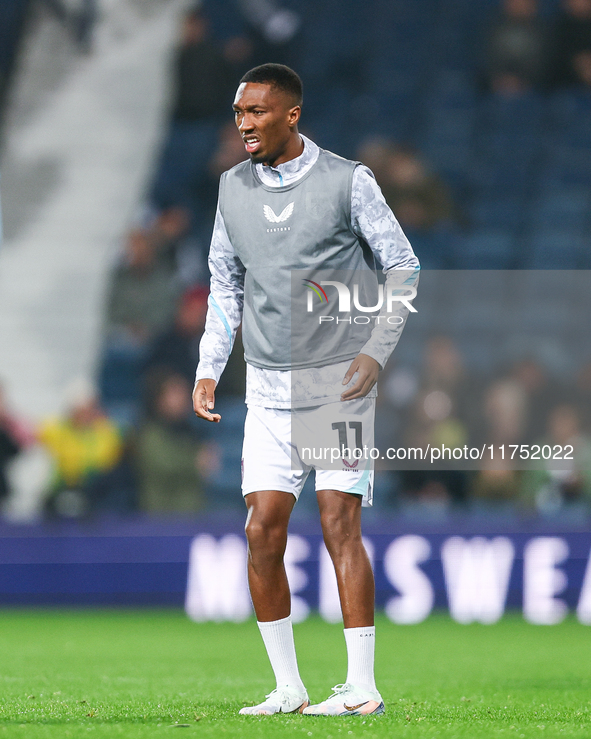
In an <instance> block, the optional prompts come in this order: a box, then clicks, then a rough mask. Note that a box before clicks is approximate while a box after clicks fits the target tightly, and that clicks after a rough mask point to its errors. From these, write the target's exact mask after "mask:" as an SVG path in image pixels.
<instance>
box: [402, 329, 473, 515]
mask: <svg viewBox="0 0 591 739" xmlns="http://www.w3.org/2000/svg"><path fill="white" fill-rule="evenodd" d="M419 388H420V389H419V392H418V394H417V395H416V397H415V400H414V403H413V404H412V407H411V408H410V413H409V415H408V419H407V422H406V423H405V429H406V434H405V438H404V442H403V443H404V445H405V446H407V447H421V448H422V449H426V448H427V446H428V445H429V444H430V445H431V446H438V447H441V446H442V445H445V446H446V447H448V448H454V447H462V446H464V444H466V443H467V442H468V440H469V436H468V427H467V424H466V421H465V419H464V413H463V404H464V403H466V402H468V403H469V402H470V398H471V395H472V391H471V385H470V384H469V383H468V381H467V377H466V372H465V369H464V363H463V360H462V357H461V355H460V353H459V351H458V349H457V347H456V345H455V343H454V342H453V340H452V339H451V338H450V337H448V336H435V337H432V338H431V339H430V340H429V342H428V343H427V346H426V348H425V360H424V365H423V370H422V373H421V378H420V380H419ZM418 466H420V465H418ZM439 466H440V469H425V470H420V469H419V470H408V471H405V472H403V473H402V474H401V479H402V489H403V491H404V494H406V496H408V497H409V498H411V499H413V500H416V501H419V502H421V503H422V504H424V505H427V506H428V507H429V508H432V509H433V508H435V509H438V510H444V509H446V508H447V507H449V505H451V504H452V503H455V504H458V503H463V502H465V496H466V475H465V473H464V472H461V471H457V470H454V469H445V468H446V467H449V468H453V467H454V464H453V463H451V464H446V463H445V462H444V463H442V464H441V465H439Z"/></svg>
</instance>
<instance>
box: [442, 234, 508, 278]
mask: <svg viewBox="0 0 591 739" xmlns="http://www.w3.org/2000/svg"><path fill="white" fill-rule="evenodd" d="M455 253H456V262H457V265H458V268H459V269H510V268H511V267H512V266H513V264H514V262H515V239H514V237H513V235H512V233H511V232H510V231H506V230H502V229H483V230H480V231H475V232H474V233H472V234H468V235H466V236H464V237H463V238H461V239H459V240H458V241H457V245H456V250H455Z"/></svg>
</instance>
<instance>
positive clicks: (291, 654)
mask: <svg viewBox="0 0 591 739" xmlns="http://www.w3.org/2000/svg"><path fill="white" fill-rule="evenodd" d="M257 623H258V625H259V629H260V632H261V636H262V637H263V642H264V643H265V648H266V650H267V654H268V655H269V661H270V662H271V667H272V668H273V672H274V673H275V680H277V687H279V686H280V685H289V686H290V687H292V688H299V689H300V690H302V692H305V688H304V683H303V682H302V679H301V678H300V673H299V670H298V661H297V659H296V653H295V644H294V641H293V627H292V623H291V616H288V617H287V618H281V619H279V621H257Z"/></svg>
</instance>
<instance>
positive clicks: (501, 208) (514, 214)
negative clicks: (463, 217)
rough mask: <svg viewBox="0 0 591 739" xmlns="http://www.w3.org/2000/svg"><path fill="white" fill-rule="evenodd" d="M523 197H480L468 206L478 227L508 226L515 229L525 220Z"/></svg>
mask: <svg viewBox="0 0 591 739" xmlns="http://www.w3.org/2000/svg"><path fill="white" fill-rule="evenodd" d="M523 210H524V209H523V201H522V199H521V198H517V197H512V198H505V197H503V198H499V199H479V200H476V201H474V202H473V203H472V204H471V205H470V206H469V208H468V216H469V218H470V221H471V223H472V225H473V226H475V227H476V228H481V227H485V228H507V229H511V230H514V229H516V228H518V226H519V225H520V224H521V222H522V221H523V217H524V215H523Z"/></svg>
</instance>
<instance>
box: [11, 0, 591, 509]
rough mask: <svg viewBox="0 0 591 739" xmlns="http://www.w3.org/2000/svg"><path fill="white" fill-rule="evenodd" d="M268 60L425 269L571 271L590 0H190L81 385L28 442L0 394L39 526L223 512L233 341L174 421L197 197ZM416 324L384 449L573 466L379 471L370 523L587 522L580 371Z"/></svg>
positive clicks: (589, 381) (579, 228)
mask: <svg viewBox="0 0 591 739" xmlns="http://www.w3.org/2000/svg"><path fill="white" fill-rule="evenodd" d="M56 6H59V3H56ZM90 7H91V6H90V5H89V8H90ZM85 34H86V35H85V37H84V43H85V44H86V45H87V47H88V50H91V46H92V41H91V34H90V31H89V30H88V27H85ZM266 61H276V62H283V63H286V64H289V65H290V66H293V67H294V68H295V69H296V70H297V71H298V72H299V73H300V74H301V76H302V78H303V81H304V91H305V92H304V114H303V119H302V120H303V124H302V131H303V132H304V133H305V134H307V135H308V136H310V137H311V138H312V139H314V140H315V141H316V142H317V143H318V144H320V145H321V146H323V147H325V148H327V149H330V150H332V151H334V152H336V153H338V154H341V155H343V156H345V157H349V158H354V159H358V160H360V161H362V162H363V163H365V164H366V165H368V166H369V167H370V168H371V169H372V170H373V172H374V173H375V176H376V178H377V180H378V182H379V184H380V185H381V187H382V190H383V192H384V194H385V196H386V199H387V201H388V202H389V204H390V205H391V207H392V209H393V210H394V213H395V214H396V216H397V218H398V220H399V221H400V223H401V225H402V227H403V228H404V230H405V232H406V234H407V235H408V237H409V239H410V241H411V243H412V245H413V247H414V249H415V252H416V253H417V256H418V257H419V259H420V261H421V265H422V268H423V270H466V269H476V270H482V269H489V270H570V269H576V270H586V269H589V268H591V249H590V248H589V247H590V246H591V216H590V214H591V209H590V207H589V206H590V199H591V0H563V1H562V2H559V1H558V0H501V1H500V2H492V1H488V0H487V2H474V1H473V0H368V2H364V3H360V2H356V1H355V0H338V1H337V0H314V1H313V2H312V0H289V2H287V0H286V1H285V2H283V0H282V2H281V3H279V2H276V1H275V0H256V1H255V0H235V2H230V1H229V0H205V1H204V2H203V3H201V4H200V5H199V6H198V7H196V8H194V9H191V10H189V11H188V12H187V14H186V17H185V18H184V21H183V23H182V27H181V28H180V33H179V37H178V45H177V48H176V51H175V53H174V57H173V61H172V65H171V69H170V83H171V89H172V95H171V105H170V112H169V119H168V121H167V131H166V134H165V136H164V138H163V145H162V149H161V152H160V155H159V158H158V160H157V161H156V162H155V164H154V172H153V176H152V179H151V181H150V182H148V183H146V198H145V207H144V209H143V211H142V216H141V218H139V219H138V221H137V222H136V223H134V224H132V226H131V228H130V230H129V233H128V234H127V236H126V238H125V243H124V244H123V246H122V250H121V257H120V260H119V263H118V265H117V266H116V268H115V269H114V271H113V273H112V275H111V279H110V288H109V296H108V300H107V303H106V305H105V321H104V336H103V346H102V349H101V355H100V361H99V367H98V371H97V376H96V387H88V386H83V385H82V384H80V383H76V384H75V385H74V386H72V388H71V394H70V396H69V408H70V410H69V412H68V413H67V415H65V416H64V417H62V418H57V419H50V420H48V421H47V422H46V423H44V424H43V425H42V427H41V428H40V429H37V430H35V432H34V433H33V432H32V431H31V430H27V429H25V428H24V425H23V424H22V423H20V422H18V421H17V420H15V419H14V418H13V417H12V416H11V415H10V413H9V411H8V410H4V403H3V402H0V469H3V468H5V467H6V465H7V464H8V463H9V460H10V459H11V458H13V457H14V455H16V454H18V452H19V449H20V448H22V447H24V446H26V445H28V444H31V443H35V441H34V439H36V440H37V441H39V442H40V443H42V444H43V445H45V446H46V448H47V449H48V450H49V453H50V454H51V455H52V457H53V459H54V461H55V475H54V478H53V480H52V481H51V483H50V484H49V485H48V494H47V500H46V506H45V511H46V514H47V515H48V516H61V517H74V518H75V517H80V516H86V515H91V514H93V513H99V512H111V513H117V514H126V513H131V512H134V511H144V512H150V513H194V512H198V511H202V510H207V509H210V510H211V509H219V508H234V509H241V508H242V505H243V504H242V501H241V500H240V494H239V483H240V443H241V432H242V423H243V420H244V414H245V409H244V406H243V393H244V365H243V360H242V356H241V343H240V340H239V339H238V341H237V342H236V346H235V348H234V351H233V355H232V358H231V360H230V364H229V366H228V368H227V369H226V372H225V374H224V376H223V378H222V380H221V382H220V385H219V388H218V396H217V397H218V406H219V410H220V412H221V413H222V416H223V423H222V425H221V426H220V427H219V428H217V427H216V428H210V427H209V426H208V425H206V424H198V423H197V422H196V420H195V419H194V418H193V417H192V415H191V408H190V391H191V388H192V385H193V378H194V372H195V367H196V365H197V361H198V352H199V339H200V336H201V334H202V331H203V327H204V318H205V312H206V308H207V292H208V288H207V283H208V269H207V250H208V246H209V238H210V234H211V228H212V225H213V217H214V213H215V207H216V199H217V183H218V179H219V175H220V174H221V173H222V172H223V171H225V170H226V169H228V168H230V167H231V166H233V165H234V164H237V163H238V162H240V161H242V160H243V159H244V158H245V151H244V148H243V145H242V142H241V140H240V138H239V136H238V134H237V133H236V131H235V127H234V124H233V120H232V114H231V102H232V98H233V93H234V90H235V87H236V85H237V81H238V80H239V78H240V76H241V75H242V73H243V72H245V71H246V70H247V69H249V68H251V67H252V66H255V65H256V64H259V63H263V62H266ZM486 320H487V319H486V318H485V319H484V323H485V324H486ZM538 328H540V327H539V326H538ZM542 328H543V326H542ZM561 328H564V326H562V327H561V326H560V325H559V326H557V330H558V331H560V330H561ZM455 329H458V330H459V327H457V326H456V327H455ZM412 330H413V329H412V327H411V326H410V325H409V327H408V328H407V333H408V332H411V331H412ZM437 333H438V335H436V336H429V335H428V334H429V332H427V333H421V334H420V336H421V341H422V346H421V348H420V351H416V352H414V354H413V353H412V352H410V354H409V353H408V352H407V355H406V356H405V355H404V344H405V341H407V338H406V335H404V336H403V338H402V340H401V346H400V350H401V352H402V354H401V357H402V360H407V361H402V360H398V359H397V358H396V357H397V353H396V352H395V355H394V357H393V361H391V366H389V368H388V369H387V370H386V371H385V372H384V373H383V375H384V376H383V377H382V381H381V388H382V389H381V399H380V407H381V415H380V416H379V423H378V436H379V437H380V438H381V441H382V443H383V444H384V445H386V446H392V445H398V444H402V443H405V444H409V445H415V444H419V445H420V444H424V443H426V442H427V440H430V439H432V440H440V441H441V442H443V441H445V442H446V443H453V444H456V443H457V444H458V445H461V444H463V443H464V442H465V441H467V440H470V441H474V442H476V441H478V442H480V441H487V440H492V441H494V442H495V443H521V442H523V441H528V442H531V441H532V440H540V439H543V438H544V439H551V440H555V443H567V441H569V443H574V444H575V445H576V449H577V452H576V463H575V464H574V466H573V469H571V470H570V471H568V472H564V471H563V472H561V473H553V472H551V471H538V472H530V473H524V472H512V471H511V470H502V469H501V470H495V471H493V472H488V473H485V472H480V473H477V472H458V471H453V470H447V471H446V470H444V471H438V472H436V471H432V472H429V471H425V470H423V471H406V472H387V473H386V472H384V473H381V474H380V476H379V479H378V482H377V485H376V488H377V492H376V510H377V512H378V514H380V515H381V513H382V512H384V511H387V510H390V511H392V512H397V513H398V514H404V515H411V516H412V515H415V514H416V515H419V516H425V515H430V516H435V517H438V516H445V515H447V514H448V513H449V512H450V511H455V510H464V511H473V512H478V511H484V512H485V513H486V515H489V514H490V512H491V511H497V512H499V513H500V514H502V515H517V513H518V512H519V511H521V512H524V511H526V512H530V513H533V512H537V513H539V514H542V515H546V516H554V517H555V516H567V517H572V516H575V517H580V516H582V515H586V514H587V511H588V509H589V504H590V503H591V369H590V368H591V364H589V361H591V357H587V358H586V359H587V363H585V357H582V358H581V361H580V363H579V365H578V366H576V367H571V368H570V370H571V373H570V375H568V376H567V375H565V374H564V373H563V374H560V373H559V372H558V373H556V372H554V369H555V366H554V365H553V363H552V362H551V361H550V362H545V361H544V359H543V358H541V357H538V356H536V355H535V351H534V352H531V351H528V352H524V351H523V349H522V350H521V351H520V349H519V348H515V347H514V348H513V349H512V350H511V351H509V352H505V354H504V355H503V357H502V361H498V362H483V361H482V356H478V354H477V350H476V349H475V348H474V347H472V348H470V347H469V346H461V345H460V342H458V340H457V336H456V334H457V331H455V330H454V327H453V326H451V327H450V331H449V332H448V333H445V332H442V331H441V330H439V331H438V332H437ZM431 334H433V331H431ZM475 346H477V345H475ZM488 352H489V355H491V356H494V349H492V351H491V346H489V347H488ZM7 493H8V484H7V481H6V477H5V476H4V477H3V476H2V475H1V474H0V495H7ZM312 497H313V496H308V501H311V500H312ZM310 505H313V503H311V502H306V497H305V496H304V497H303V498H302V501H301V503H300V507H301V508H304V509H305V508H306V506H310Z"/></svg>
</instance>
